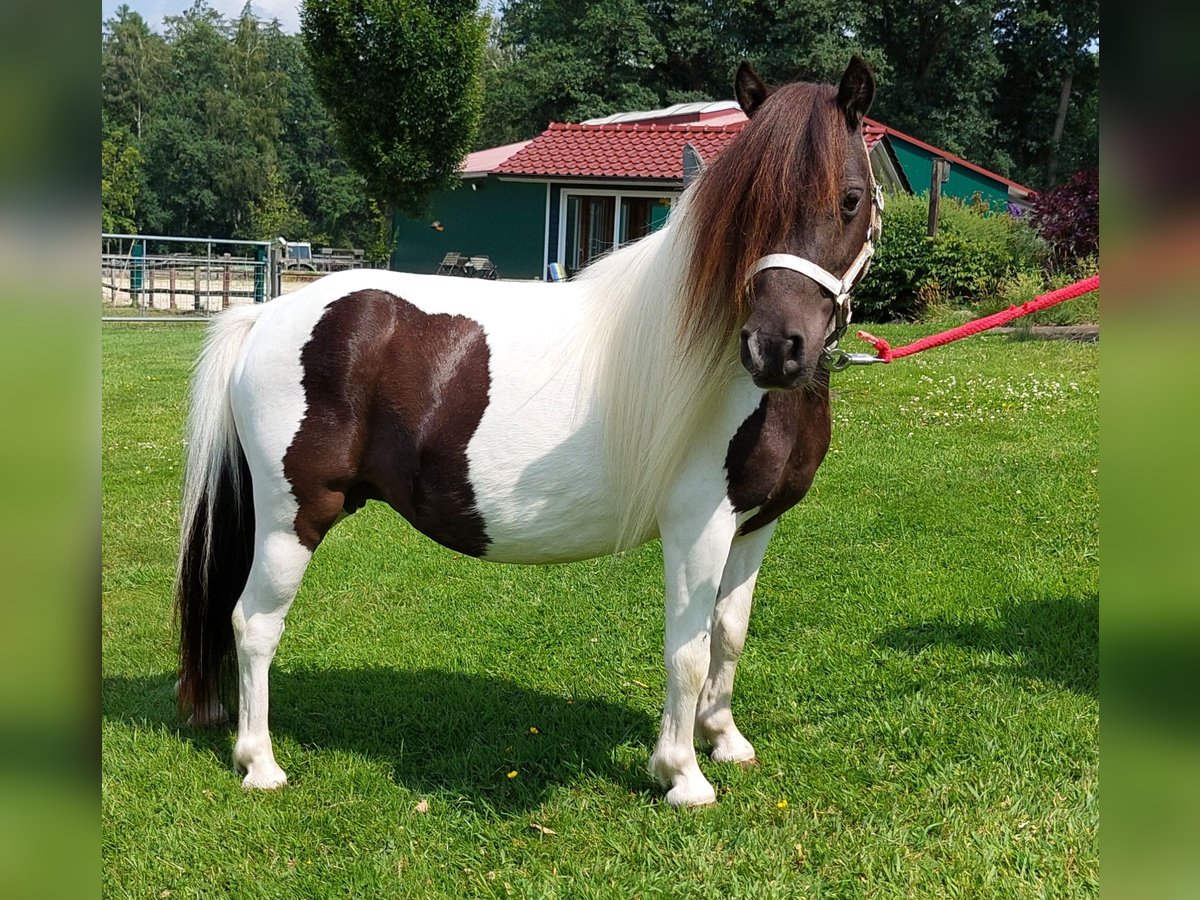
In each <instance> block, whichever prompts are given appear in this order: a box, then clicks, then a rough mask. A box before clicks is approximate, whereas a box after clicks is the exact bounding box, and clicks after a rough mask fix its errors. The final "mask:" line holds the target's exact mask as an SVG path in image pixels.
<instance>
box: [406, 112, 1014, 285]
mask: <svg viewBox="0 0 1200 900" xmlns="http://www.w3.org/2000/svg"><path fill="white" fill-rule="evenodd" d="M746 122H747V119H746V116H745V115H744V114H743V113H742V110H741V109H740V108H739V107H738V105H737V104H736V103H735V102H733V101H727V102H717V103H704V102H701V103H681V104H676V105H675V106H671V107H668V108H667V109H659V110H650V111H644V112H629V113H617V114H615V115H611V116H606V117H604V118H600V119H591V120H589V121H587V122H583V123H580V124H563V123H557V122H556V123H552V124H551V125H550V127H549V128H547V129H546V130H545V131H543V132H542V133H541V134H539V135H538V136H537V137H535V138H533V139H532V140H528V141H520V142H518V143H515V144H507V145H505V146H503V147H492V148H490V149H487V150H480V151H478V152H476V153H472V154H471V155H470V156H468V157H467V159H466V161H465V162H464V164H463V166H462V169H461V170H460V176H461V184H460V186H459V187H458V188H456V189H455V190H452V191H444V192H441V193H439V194H436V195H435V196H434V197H433V198H432V200H431V202H430V212H429V215H428V217H427V218H425V219H421V220H415V219H409V218H405V217H397V218H396V220H395V234H396V245H395V250H394V251H393V253H392V268H393V269H399V270H403V271H408V272H434V271H436V270H437V268H438V265H439V264H440V263H441V261H442V260H443V258H444V257H445V256H446V254H447V253H452V252H458V253H462V254H465V255H468V256H477V255H478V256H482V255H487V256H489V257H491V259H492V262H493V263H495V265H496V268H497V269H498V271H499V274H500V275H501V277H504V278H530V279H540V278H544V277H545V276H546V271H547V267H548V266H549V264H550V263H551V262H560V263H562V264H563V265H564V266H565V268H566V270H567V272H568V273H572V272H575V271H578V270H579V269H580V268H582V267H583V266H585V265H587V263H588V261H589V260H591V259H594V258H595V257H596V256H598V255H600V254H602V253H604V252H606V251H608V250H610V249H612V248H613V247H615V246H619V245H621V244H624V243H626V242H628V241H631V240H635V239H637V238H639V237H641V236H643V235H645V234H647V233H648V232H650V231H653V230H654V229H656V228H658V227H659V226H661V225H662V223H663V222H664V221H666V218H667V214H668V213H669V211H670V208H671V204H672V202H674V200H675V199H677V198H678V197H679V195H680V193H681V192H682V190H683V148H684V146H685V145H687V144H689V143H690V144H691V145H692V146H693V147H694V148H695V149H696V150H698V151H699V153H700V155H701V157H702V158H703V159H705V160H712V159H714V158H715V157H717V156H719V155H720V153H721V152H722V151H723V150H724V149H725V147H726V146H728V144H729V142H730V141H732V140H733V138H734V137H736V136H737V134H738V132H740V131H741V130H742V128H743V127H745V124H746ZM863 134H864V137H865V139H866V142H867V147H868V150H869V151H870V155H871V168H872V170H873V171H874V173H875V177H876V179H877V180H878V181H879V183H880V184H881V185H882V186H883V188H884V191H885V192H887V193H896V192H898V191H906V192H909V193H914V192H915V193H921V192H922V191H927V190H928V189H929V181H930V173H931V163H932V160H934V159H937V158H941V159H945V160H947V161H948V162H949V163H950V174H949V179H948V180H947V181H946V182H945V184H944V185H943V187H942V193H943V195H944V196H949V197H958V198H961V199H964V200H971V199H972V198H973V197H974V196H975V195H976V194H978V195H979V196H980V197H982V198H983V199H984V200H985V201H987V202H988V203H990V204H992V206H993V207H995V208H998V209H1005V208H1007V207H1008V205H1009V204H1013V205H1016V206H1018V207H1020V206H1024V205H1027V203H1028V201H1029V198H1030V197H1031V195H1032V194H1033V191H1031V190H1030V189H1029V188H1026V187H1024V186H1022V185H1020V184H1017V183H1016V182H1014V181H1010V180H1008V179H1007V178H1004V177H1002V176H1000V175H997V174H995V173H994V172H989V171H987V170H986V169H983V168H981V167H980V166H976V165H974V164H973V163H970V162H968V161H966V160H964V159H961V158H959V157H957V156H954V155H953V154H950V153H946V152H944V151H942V150H939V149H938V148H937V147H934V146H931V145H929V144H926V143H924V142H922V141H920V140H918V139H916V138H913V137H910V136H909V135H906V134H903V133H901V132H899V131H896V130H895V129H893V128H889V127H888V126H886V125H884V124H882V123H880V122H876V121H874V120H872V119H866V120H865V122H864V128H863Z"/></svg>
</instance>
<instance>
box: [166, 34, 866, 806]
mask: <svg viewBox="0 0 1200 900" xmlns="http://www.w3.org/2000/svg"><path fill="white" fill-rule="evenodd" d="M735 88H736V95H737V98H738V101H739V103H740V105H741V107H742V108H743V109H744V110H745V112H746V114H747V116H749V119H750V120H749V122H748V124H747V126H746V127H745V129H744V130H743V131H742V133H741V134H740V135H739V136H738V137H737V138H736V139H735V140H734V141H733V142H732V144H731V145H730V146H729V148H728V149H727V150H726V152H725V153H724V154H723V155H722V156H721V157H720V158H719V159H717V160H716V161H715V162H714V163H713V164H712V165H711V166H709V167H708V168H707V169H706V170H705V171H704V172H703V173H702V174H701V175H700V176H699V178H698V179H697V181H696V182H695V183H694V184H693V185H691V186H690V187H689V188H688V189H687V190H686V191H685V192H684V194H683V196H682V198H681V199H680V201H679V202H678V204H677V205H676V208H675V210H674V212H673V214H672V216H671V218H670V220H669V221H668V223H667V224H666V225H665V226H664V227H663V228H662V229H661V230H659V231H657V232H656V233H654V234H651V235H649V236H647V237H645V238H643V239H642V240H640V241H638V242H636V243H634V244H632V245H629V246H626V247H622V248H621V249H619V250H617V251H615V252H614V253H612V254H610V255H608V256H607V257H605V258H603V259H600V260H598V261H597V262H596V263H594V264H593V265H591V266H590V267H589V268H587V269H586V270H585V271H583V272H581V273H580V274H579V276H578V277H577V278H575V279H574V280H572V281H570V282H567V283H564V284H544V285H543V284H519V283H505V282H485V281H474V280H469V279H459V278H439V277H437V276H423V275H410V274H402V273H394V272H384V271H373V270H356V271H348V272H344V273H340V274H336V275H329V276H327V277H325V278H322V279H320V280H319V281H316V282H314V283H313V284H311V285H309V286H308V287H305V288H304V289H303V290H300V291H297V292H296V293H293V294H290V295H288V296H287V297H283V298H279V299H277V300H274V301H272V302H271V303H269V304H266V305H263V306H253V307H247V308H244V309H233V310H230V311H228V312H226V313H223V314H222V315H221V316H220V317H218V318H217V319H216V321H215V322H214V323H213V325H212V327H211V330H210V332H209V335H208V338H207V342H206V344H205V348H204V351H203V354H202V356H201V358H200V361H199V363H198V365H197V369H196V373H195V377H194V382H193V388H192V405H191V412H190V417H189V422H188V432H187V434H188V445H187V460H186V471H185V476H184V494H183V513H182V536H181V549H180V559H179V570H178V579H177V608H178V616H179V620H180V628H181V656H182V660H181V675H180V682H179V701H180V705H181V709H182V710H183V711H184V712H185V713H190V716H191V721H192V722H193V723H194V724H206V723H211V722H217V721H220V720H221V719H223V718H224V716H225V711H224V708H223V707H222V706H221V703H220V700H219V685H220V683H221V678H222V673H223V671H224V670H226V668H227V666H228V662H229V660H230V658H231V657H232V651H233V650H235V649H236V653H237V662H238V667H237V668H238V675H239V678H238V688H239V690H238V700H239V705H238V732H237V741H236V744H235V746H234V751H233V756H234V762H235V764H236V766H238V767H239V768H240V769H242V770H244V771H245V779H244V781H243V784H244V785H245V786H246V787H248V788H275V787H279V786H281V785H283V784H285V783H286V780H287V777H286V775H285V774H284V772H283V770H282V769H280V767H279V765H278V764H277V763H276V761H275V757H274V753H273V751H272V748H271V738H270V734H269V733H268V729H267V697H268V692H267V673H268V669H269V667H270V665H271V660H272V658H273V657H274V655H275V649H276V646H277V645H278V643H279V639H280V636H281V634H282V632H283V627H284V617H285V616H286V615H287V611H288V607H289V606H290V605H291V602H292V599H293V597H294V596H295V594H296V591H297V588H298V587H299V584H300V579H301V577H302V576H303V574H304V571H305V568H306V567H307V566H308V563H309V560H310V559H311V558H312V555H313V552H314V551H315V550H316V549H317V545H318V544H320V543H321V540H322V538H323V537H324V536H325V534H326V533H327V532H328V531H329V530H330V529H331V528H332V527H333V526H334V525H335V524H336V523H337V522H338V520H339V519H341V518H342V517H343V516H345V515H348V514H350V513H353V512H354V511H355V510H357V509H359V508H360V507H361V506H362V505H363V504H364V503H366V501H368V500H382V501H384V502H386V503H388V504H390V505H391V506H392V507H393V508H394V509H395V510H396V511H397V512H399V513H400V514H401V515H402V516H404V518H405V519H407V520H408V521H409V522H411V523H412V524H413V526H415V527H416V528H417V529H419V530H420V531H422V532H423V533H425V534H426V535H428V536H429V537H431V538H433V539H434V540H435V541H438V542H439V543H441V544H444V545H445V546H447V547H450V548H452V549H454V550H457V551H459V552H461V553H467V554H471V555H473V556H478V557H482V558H483V559H487V560H494V561H496V562H510V563H555V562H567V561H571V560H580V559H586V558H589V557H595V556H601V555H605V554H609V553H613V552H614V551H618V550H620V549H622V548H627V547H631V546H636V545H638V544H641V543H643V542H645V541H648V540H651V539H653V538H655V537H661V539H662V551H663V560H664V566H665V570H666V647H665V660H666V669H667V695H666V701H665V704H664V708H663V714H662V729H661V732H660V734H659V737H658V742H657V745H656V747H655V748H654V751H653V754H652V755H651V757H650V763H649V768H650V772H651V774H652V775H653V776H654V777H655V778H656V779H657V780H658V781H659V782H660V783H661V784H662V786H663V787H664V788H666V790H667V800H668V801H669V802H670V803H671V804H674V805H689V806H694V805H699V804H705V803H711V802H713V800H714V799H715V795H714V793H713V788H712V785H711V784H709V782H708V780H707V779H706V778H705V777H704V775H703V774H702V773H701V771H700V768H699V766H698V765H697V764H696V754H695V746H694V742H695V740H696V739H697V738H698V739H699V740H701V741H702V742H703V743H704V744H706V745H707V746H708V747H709V748H710V749H711V754H712V757H713V758H714V759H716V760H722V761H730V762H739V763H752V762H755V761H756V757H755V751H754V747H753V746H751V744H750V742H749V741H748V740H746V738H745V737H743V736H742V734H741V732H739V731H738V729H737V726H736V725H734V721H733V715H732V712H731V710H730V698H731V695H732V691H733V679H734V670H735V668H736V666H737V662H738V657H739V656H740V654H741V651H742V645H743V642H744V640H745V637H746V625H747V621H748V618H749V615H750V602H751V596H752V594H753V592H754V584H755V579H756V578H757V575H758V570H759V566H760V564H761V562H762V558H763V553H764V551H765V549H766V546H767V542H768V541H769V540H770V539H771V534H772V533H773V531H774V529H775V525H776V522H777V520H778V518H779V516H780V514H781V513H783V512H784V511H785V510H787V509H789V508H790V507H792V506H793V505H794V504H795V503H797V502H798V501H799V500H800V499H801V498H802V497H803V496H804V494H805V493H806V492H807V490H808V488H809V485H810V484H811V483H812V480H813V476H814V475H815V473H816V471H817V467H818V466H819V465H820V464H821V461H822V459H823V458H824V456H825V452H826V450H827V448H828V446H829V436H830V414H829V382H828V379H829V374H828V371H826V369H825V367H823V365H822V358H823V355H824V356H827V355H828V353H829V352H830V351H831V349H832V348H834V347H835V346H836V340H837V337H838V336H839V335H840V333H841V331H842V330H843V329H844V328H845V326H846V321H847V319H848V309H849V307H848V298H849V289H850V286H851V285H852V283H853V282H854V280H855V279H856V278H857V277H858V276H859V275H860V274H861V272H862V271H863V270H864V269H865V265H866V260H867V259H868V258H869V257H870V251H871V248H872V246H873V236H874V234H875V232H876V230H877V227H878V214H877V210H876V205H875V203H873V202H872V201H873V200H874V198H876V197H877V196H878V192H877V191H876V190H875V186H874V179H873V177H872V174H871V168H870V164H869V161H868V158H867V153H866V149H865V145H864V142H863V140H862V137H861V126H862V120H863V116H864V115H865V114H866V112H867V109H868V108H869V106H870V103H871V100H872V97H873V95H874V90H875V82H874V79H873V77H872V75H871V72H870V70H869V69H868V68H867V66H866V64H865V63H864V62H863V61H862V60H861V59H859V58H858V57H855V58H853V59H852V60H851V62H850V64H849V66H848V68H847V69H846V72H845V74H844V76H843V77H842V79H841V83H840V85H838V86H828V85H816V84H806V83H796V84H789V85H785V86H783V87H778V88H771V87H768V86H767V85H765V84H764V83H763V81H762V80H761V79H760V78H759V76H758V75H757V74H756V73H755V72H754V70H753V69H752V68H750V66H749V65H748V64H746V63H743V64H742V66H741V67H740V68H739V70H738V73H737V78H736V84H735ZM864 236H865V240H864ZM830 272H843V273H846V274H845V275H844V276H843V277H842V278H838V277H837V276H834V275H831V274H830Z"/></svg>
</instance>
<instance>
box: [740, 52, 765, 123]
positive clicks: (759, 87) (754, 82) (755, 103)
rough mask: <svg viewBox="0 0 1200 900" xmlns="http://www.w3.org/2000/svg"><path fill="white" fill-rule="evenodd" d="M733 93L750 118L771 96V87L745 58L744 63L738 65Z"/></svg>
mask: <svg viewBox="0 0 1200 900" xmlns="http://www.w3.org/2000/svg"><path fill="white" fill-rule="evenodd" d="M733 93H734V96H736V97H737V102H738V105H739V106H741V107H742V112H744V113H745V114H746V116H747V118H749V117H751V116H753V115H754V112H755V110H757V109H758V108H759V107H760V106H762V105H763V101H764V100H766V99H767V97H768V96H770V94H771V89H770V88H769V87H767V85H766V82H764V81H763V80H762V79H761V78H759V77H758V73H757V72H755V71H754V66H752V65H750V63H748V62H746V60H744V59H743V60H742V64H741V65H740V66H738V70H737V76H736V77H735V78H734V79H733Z"/></svg>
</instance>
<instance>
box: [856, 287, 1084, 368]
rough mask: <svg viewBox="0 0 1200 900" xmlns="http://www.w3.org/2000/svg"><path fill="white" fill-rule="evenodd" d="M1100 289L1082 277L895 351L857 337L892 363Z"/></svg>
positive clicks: (864, 334) (878, 341)
mask: <svg viewBox="0 0 1200 900" xmlns="http://www.w3.org/2000/svg"><path fill="white" fill-rule="evenodd" d="M1099 287H1100V276H1099V275H1093V276H1092V277H1091V278H1085V279H1084V280H1083V281H1077V282H1075V283H1074V284H1068V285H1067V286H1066V287H1064V288H1059V289H1058V290H1057V291H1051V292H1050V293H1048V294H1042V296H1040V297H1035V298H1034V299H1032V300H1030V301H1029V302H1028V303H1022V304H1021V305H1020V306H1010V307H1009V308H1008V309H1005V310H1001V311H1000V312H998V313H992V315H990V316H984V317H983V318H982V319H976V320H975V321H974V322H967V323H966V324H965V325H959V326H958V327H957V328H951V329H950V330H949V331H943V332H941V333H940V334H931V335H930V336H929V337H924V338H921V339H920V340H919V341H914V342H913V343H911V344H905V345H904V346H903V347H896V348H894V349H893V348H892V346H891V345H890V344H889V343H888V342H887V341H885V340H884V339H883V338H877V337H875V335H873V334H867V332H865V331H860V332H859V333H858V336H859V338H861V339H862V340H864V341H867V342H868V343H870V344H873V345H874V346H875V352H876V353H878V354H879V358H880V359H881V360H883V361H884V362H891V361H892V360H893V359H899V358H900V357H902V356H911V355H912V354H914V353H920V352H921V351H922V350H928V349H929V348H930V347H940V346H941V345H942V344H949V343H950V342H951V341H960V340H962V339H963V338H965V337H970V336H971V335H973V334H979V332H981V331H987V330H988V329H989V328H996V327H998V326H1000V325H1003V324H1005V323H1006V322H1011V321H1012V320H1013V319H1019V318H1021V316H1027V315H1029V314H1030V313H1035V312H1037V311H1038V310H1039V309H1046V308H1047V307H1051V306H1054V305H1055V304H1056V303H1063V302H1064V301H1067V300H1074V299H1075V298H1076V297H1080V296H1082V295H1084V294H1088V293H1091V292H1092V291H1094V290H1097V289H1098V288H1099ZM868 361H869V360H868Z"/></svg>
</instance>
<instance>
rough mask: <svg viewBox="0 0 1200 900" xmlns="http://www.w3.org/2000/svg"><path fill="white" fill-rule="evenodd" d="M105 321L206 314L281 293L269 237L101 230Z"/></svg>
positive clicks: (102, 302) (102, 298) (101, 279)
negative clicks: (257, 239)
mask: <svg viewBox="0 0 1200 900" xmlns="http://www.w3.org/2000/svg"><path fill="white" fill-rule="evenodd" d="M100 238H101V250H100V302H101V304H102V309H103V311H104V313H105V314H106V315H104V316H103V318H105V319H130V318H154V319H188V318H207V317H208V316H210V315H212V314H213V313H216V312H220V311H221V310H223V309H228V308H229V307H230V306H236V305H239V304H246V303H263V302H265V301H267V300H269V299H271V298H272V297H276V296H278V295H279V293H280V284H279V266H278V259H277V253H276V252H275V250H274V248H273V246H272V244H271V242H270V241H239V240H232V239H217V238H189V237H174V236H165V235H145V234H107V233H105V234H102V235H101V236H100Z"/></svg>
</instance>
